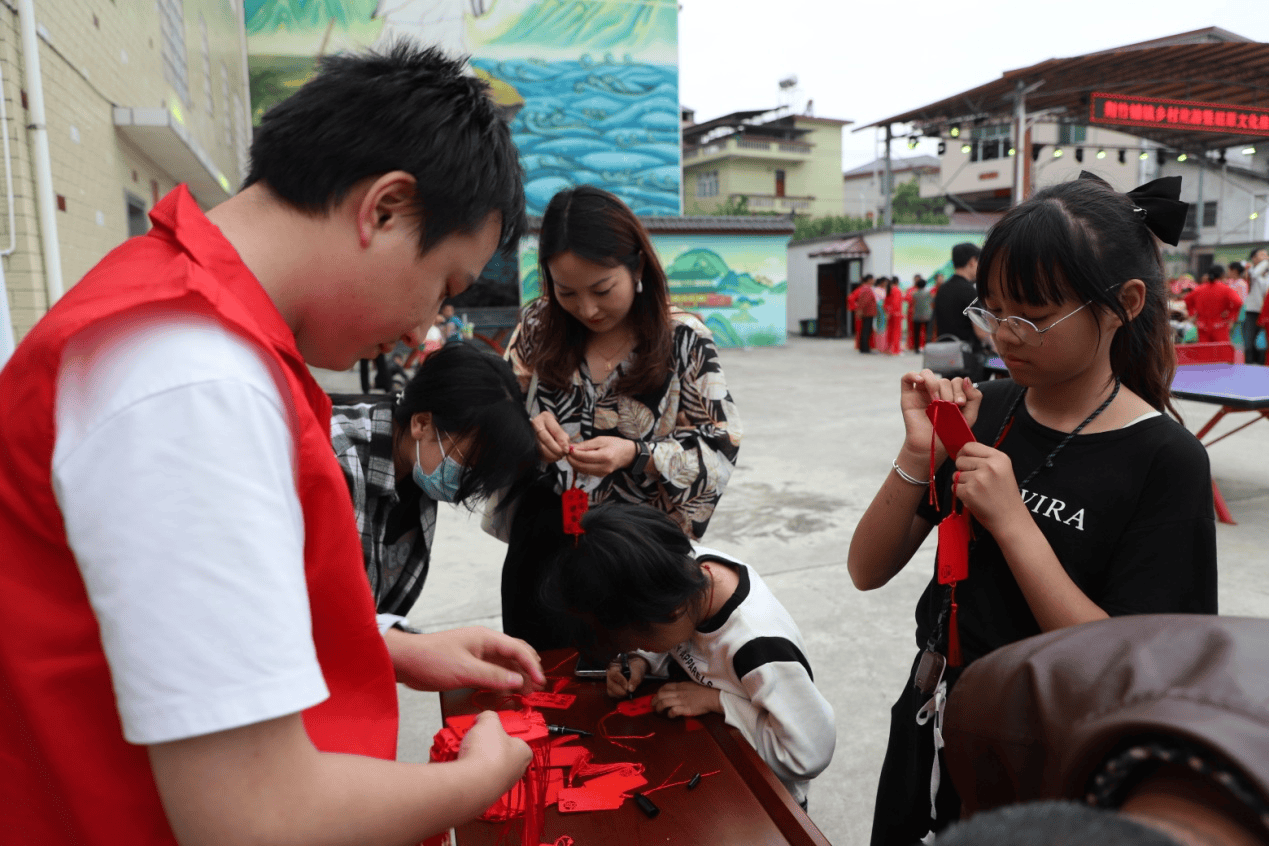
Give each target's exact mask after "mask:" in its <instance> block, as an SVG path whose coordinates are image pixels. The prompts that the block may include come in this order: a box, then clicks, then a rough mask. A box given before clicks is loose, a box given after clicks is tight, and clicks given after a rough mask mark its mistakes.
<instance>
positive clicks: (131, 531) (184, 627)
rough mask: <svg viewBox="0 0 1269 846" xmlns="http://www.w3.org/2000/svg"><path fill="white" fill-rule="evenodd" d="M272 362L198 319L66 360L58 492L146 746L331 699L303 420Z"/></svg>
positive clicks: (113, 334)
mask: <svg viewBox="0 0 1269 846" xmlns="http://www.w3.org/2000/svg"><path fill="white" fill-rule="evenodd" d="M266 361H267V360H266V359H265V358H263V357H262V356H261V355H260V354H259V353H258V352H257V351H256V350H255V349H254V348H253V347H252V346H251V345H250V344H248V343H247V342H246V341H244V340H243V339H241V338H239V337H238V336H236V335H234V334H233V333H231V332H229V331H227V330H226V329H224V328H223V327H221V326H220V325H219V324H217V323H216V322H215V321H213V320H211V319H210V318H203V317H193V316H189V315H180V316H179V317H172V316H170V315H169V316H156V315H153V314H151V315H148V316H146V317H144V318H135V317H134V318H131V319H130V322H128V323H126V324H121V323H119V322H116V323H114V324H113V325H110V326H106V327H101V328H98V329H94V330H90V331H89V332H85V333H82V334H81V335H80V336H78V337H76V338H75V339H73V340H72V342H71V344H70V345H68V347H67V348H66V351H65V352H64V354H63V359H62V364H61V370H60V374H59V379H58V389H57V406H56V408H57V411H56V424H57V437H56V445H55V448H54V451H53V488H54V493H55V495H56V496H57V500H58V504H59V506H60V507H61V511H62V515H63V519H64V522H65V525H66V535H67V539H68V541H69V544H70V548H71V551H72V552H73V553H74V555H75V559H76V561H77V563H78V565H79V568H80V571H81V573H82V575H83V578H84V584H85V586H86V588H87V591H88V597H89V600H90V602H91V604H92V607H93V610H94V612H95V613H96V616H97V620H98V625H99V626H100V628H101V638H102V644H103V646H104V649H105V654H106V659H107V662H108V663H109V665H110V672H111V677H112V680H113V683H114V689H115V696H116V700H117V703H118V708H119V714H120V717H121V719H122V722H123V729H124V737H125V738H126V739H127V740H128V741H129V742H131V743H138V744H153V743H162V742H165V741H170V740H178V739H183V738H188V737H195V736H198V735H203V734H209V733H212V732H216V731H223V730H226V729H231V728H237V727H240V726H244V725H249V724H252V723H256V722H261V721H263V720H267V719H273V718H275V717H280V716H284V715H286V714H292V713H296V712H298V711H301V710H303V709H305V708H308V707H310V706H312V705H315V704H317V703H318V702H321V701H322V700H323V699H325V698H326V697H327V695H328V692H327V689H326V685H325V682H324V680H323V678H322V673H321V668H320V666H319V665H318V662H317V656H316V652H315V649H314V646H313V640H312V632H311V621H310V616H309V603H308V591H307V587H306V583H305V576H304V519H303V513H302V510H301V507H300V503H299V496H298V493H297V491H296V484H295V447H294V440H293V437H292V433H291V423H290V420H289V417H288V415H287V413H286V412H285V411H284V407H283V404H282V401H281V398H280V394H279V391H278V387H277V383H276V382H275V379H274V376H273V375H271V372H270V369H269V366H268V364H267V363H266Z"/></svg>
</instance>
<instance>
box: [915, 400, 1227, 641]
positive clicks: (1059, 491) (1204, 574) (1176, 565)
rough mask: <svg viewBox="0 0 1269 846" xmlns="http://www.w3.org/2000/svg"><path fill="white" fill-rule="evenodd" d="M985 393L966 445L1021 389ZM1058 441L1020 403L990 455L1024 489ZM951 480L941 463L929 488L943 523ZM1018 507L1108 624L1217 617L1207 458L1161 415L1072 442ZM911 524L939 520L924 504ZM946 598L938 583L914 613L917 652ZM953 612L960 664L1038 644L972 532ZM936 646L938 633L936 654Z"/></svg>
mask: <svg viewBox="0 0 1269 846" xmlns="http://www.w3.org/2000/svg"><path fill="white" fill-rule="evenodd" d="M982 390H983V405H982V410H981V412H980V414H979V419H978V421H977V423H976V424H975V426H974V437H975V438H977V439H978V440H979V441H981V442H983V443H991V442H992V441H993V440H994V439H995V438H996V435H997V432H998V431H999V430H1000V426H1001V424H1002V422H1003V420H1004V417H1005V414H1006V413H1007V412H1008V409H1009V407H1010V406H1011V405H1012V404H1013V401H1014V399H1015V398H1016V397H1017V396H1018V393H1019V391H1021V388H1020V387H1019V386H1017V385H1016V384H1015V383H1014V382H1013V381H1012V380H1010V379H997V380H994V381H991V382H986V383H984V384H983V386H982ZM1065 436H1066V435H1065V433H1063V432H1058V431H1056V430H1054V429H1050V428H1048V427H1047V426H1042V425H1040V424H1039V423H1037V422H1036V421H1035V420H1033V419H1032V418H1031V415H1030V414H1028V413H1027V410H1026V403H1025V402H1023V403H1019V404H1018V408H1017V413H1016V415H1015V417H1014V421H1013V425H1012V426H1011V427H1010V429H1009V432H1008V434H1007V435H1006V437H1005V439H1004V441H1003V442H1002V443H1001V444H1000V447H999V448H1000V449H1001V450H1002V451H1003V452H1005V453H1006V454H1007V455H1008V456H1009V458H1010V460H1011V461H1012V462H1013V469H1014V474H1015V476H1016V477H1017V479H1018V480H1019V481H1021V480H1022V479H1025V478H1026V477H1027V476H1028V475H1030V473H1031V471H1032V470H1033V469H1034V468H1035V467H1037V466H1039V465H1040V464H1041V463H1042V462H1043V461H1044V459H1045V458H1046V457H1047V456H1048V454H1049V453H1050V452H1052V451H1053V448H1054V447H1056V446H1057V445H1058V443H1059V442H1060V441H1061V440H1062V438H1064V437H1065ZM954 470H955V466H954V464H953V463H952V462H951V461H947V462H944V464H943V466H942V467H941V468H939V472H938V474H937V476H936V480H935V483H936V486H937V490H938V502H939V506H940V509H941V510H942V512H943V513H946V511H947V509H948V508H950V505H951V485H952V473H953V471H954ZM1022 496H1023V501H1024V502H1025V503H1026V504H1027V507H1028V509H1029V510H1030V511H1031V514H1032V517H1033V519H1034V520H1035V522H1036V525H1037V526H1039V528H1040V531H1041V532H1043V533H1044V536H1045V538H1046V539H1047V540H1048V542H1049V545H1050V546H1051V547H1052V548H1053V551H1054V553H1055V554H1056V555H1057V558H1058V560H1059V561H1061V562H1062V566H1063V568H1065V570H1066V572H1067V573H1068V574H1069V575H1070V577H1071V579H1072V580H1073V581H1074V582H1075V584H1076V585H1077V586H1078V587H1079V588H1080V590H1082V591H1084V593H1085V594H1086V595H1087V596H1088V598H1089V599H1091V600H1092V601H1093V602H1094V603H1096V604H1097V605H1098V606H1099V607H1100V608H1101V609H1102V610H1103V611H1105V612H1106V613H1107V614H1109V615H1111V616H1112V617H1114V616H1120V615H1124V614H1161V613H1196V614H1215V613H1216V523H1215V517H1214V513H1213V506H1212V480H1211V469H1210V467H1209V464H1208V457H1207V451H1206V450H1205V449H1204V448H1203V445H1202V444H1200V443H1199V442H1198V440H1197V439H1196V438H1195V437H1194V436H1193V435H1192V434H1190V432H1188V431H1186V429H1185V428H1184V427H1182V426H1181V425H1180V424H1179V423H1177V422H1176V421H1175V420H1173V419H1172V418H1170V417H1167V416H1165V415H1159V416H1156V417H1151V418H1149V419H1147V420H1143V421H1140V422H1138V423H1134V424H1132V425H1130V426H1127V427H1125V428H1122V429H1117V430H1115V431H1112V432H1097V433H1095V434H1090V435H1079V436H1077V437H1076V438H1074V439H1072V440H1071V442H1070V443H1068V444H1067V445H1066V447H1064V448H1063V449H1062V451H1061V452H1060V453H1058V455H1057V457H1056V458H1054V460H1053V467H1051V468H1048V469H1043V470H1041V471H1040V472H1039V473H1038V474H1036V476H1035V478H1033V479H1032V480H1031V481H1030V482H1029V483H1028V484H1027V489H1026V490H1023V491H1022ZM917 513H918V514H919V515H920V516H921V517H923V518H924V519H926V520H929V521H930V522H932V523H937V522H938V521H939V520H941V519H942V516H941V514H940V513H939V512H938V511H936V510H935V509H934V508H933V507H932V506H931V505H930V504H929V503H928V501H927V502H925V503H923V504H922V505H921V506H920V507H919V508H918V509H917ZM935 572H936V573H937V570H936V571H935ZM946 594H947V589H946V587H944V586H943V585H940V584H938V580H937V577H935V578H932V579H931V580H930V584H929V585H928V586H927V587H926V590H925V593H924V594H922V596H921V600H920V601H919V602H918V603H917V609H916V619H917V645H918V646H919V647H924V646H925V644H926V641H927V639H928V638H929V634H930V631H931V629H932V628H933V626H934V624H935V621H936V620H937V619H938V615H939V612H940V611H941V610H942V607H943V604H944V600H945V596H946ZM956 602H957V614H958V619H959V629H960V637H961V649H962V651H963V653H964V657H965V660H966V662H969V661H972V660H974V659H976V658H979V657H981V656H983V655H986V654H987V653H988V652H990V651H992V650H993V649H996V648H998V647H1000V646H1004V645H1005V644H1008V643H1013V642H1015V641H1018V640H1021V639H1023V638H1026V637H1030V636H1031V635H1036V634H1039V633H1040V627H1039V624H1038V623H1036V620H1035V617H1034V616H1033V615H1032V614H1031V609H1030V607H1029V606H1028V605H1027V601H1026V598H1025V597H1024V596H1023V594H1022V590H1021V588H1019V587H1018V583H1017V582H1016V581H1015V580H1014V577H1013V573H1012V571H1010V569H1009V565H1008V563H1006V561H1005V559H1004V555H1003V554H1002V553H1001V551H1000V548H999V547H998V546H997V545H996V542H995V540H994V539H993V538H992V537H991V535H990V534H988V532H987V531H986V530H985V529H984V528H983V527H982V526H980V525H978V524H977V523H975V524H974V539H973V540H971V542H970V563H969V578H967V579H966V580H965V581H962V582H960V583H959V584H958V585H957V587H956ZM945 644H946V634H945V633H944V634H941V635H940V641H939V647H940V648H943V647H944V646H945Z"/></svg>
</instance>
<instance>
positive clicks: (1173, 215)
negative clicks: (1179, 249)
mask: <svg viewBox="0 0 1269 846" xmlns="http://www.w3.org/2000/svg"><path fill="white" fill-rule="evenodd" d="M1079 178H1080V179H1096V180H1097V181H1098V182H1101V183H1102V184H1103V185H1106V184H1108V183H1107V182H1106V180H1104V179H1102V178H1101V177H1100V176H1097V175H1096V174H1094V173H1089V172H1088V171H1086V170H1084V171H1080V176H1079ZM1127 196H1128V199H1130V200H1132V211H1133V214H1135V215H1137V216H1138V217H1139V218H1141V220H1142V222H1143V223H1145V225H1146V228H1147V229H1149V230H1150V231H1151V232H1152V233H1154V236H1155V237H1156V238H1158V239H1159V240H1160V241H1162V242H1164V243H1165V244H1171V245H1172V246H1174V247H1175V246H1176V245H1177V244H1178V243H1180V241H1181V231H1182V230H1183V229H1185V218H1186V215H1187V214H1189V210H1190V204H1189V203H1185V202H1182V201H1181V177H1179V176H1164V177H1161V178H1159V179H1154V180H1151V181H1150V182H1147V183H1146V184H1145V185H1142V186H1139V187H1137V188H1134V189H1132V190H1131V191H1129V192H1128V195H1127Z"/></svg>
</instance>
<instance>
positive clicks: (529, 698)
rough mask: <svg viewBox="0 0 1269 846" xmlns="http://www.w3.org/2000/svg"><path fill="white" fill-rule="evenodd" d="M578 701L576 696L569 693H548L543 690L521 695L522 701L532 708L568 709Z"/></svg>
mask: <svg viewBox="0 0 1269 846" xmlns="http://www.w3.org/2000/svg"><path fill="white" fill-rule="evenodd" d="M576 699H577V697H576V696H573V695H572V694H569V693H547V692H546V691H541V690H539V691H536V692H534V693H522V694H520V701H521V702H523V703H524V704H525V705H528V706H530V707H532V708H567V707H569V706H570V705H572V704H573V702H574V700H576Z"/></svg>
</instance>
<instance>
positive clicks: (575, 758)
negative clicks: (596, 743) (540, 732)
mask: <svg viewBox="0 0 1269 846" xmlns="http://www.w3.org/2000/svg"><path fill="white" fill-rule="evenodd" d="M561 739H563V740H572V739H573V738H572V737H568V738H561ZM589 760H590V750H589V749H587V748H586V747H585V746H552V747H551V766H552V767H560V768H574V767H577V766H580V765H582V764H585V763H586V762H587V761H589Z"/></svg>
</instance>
